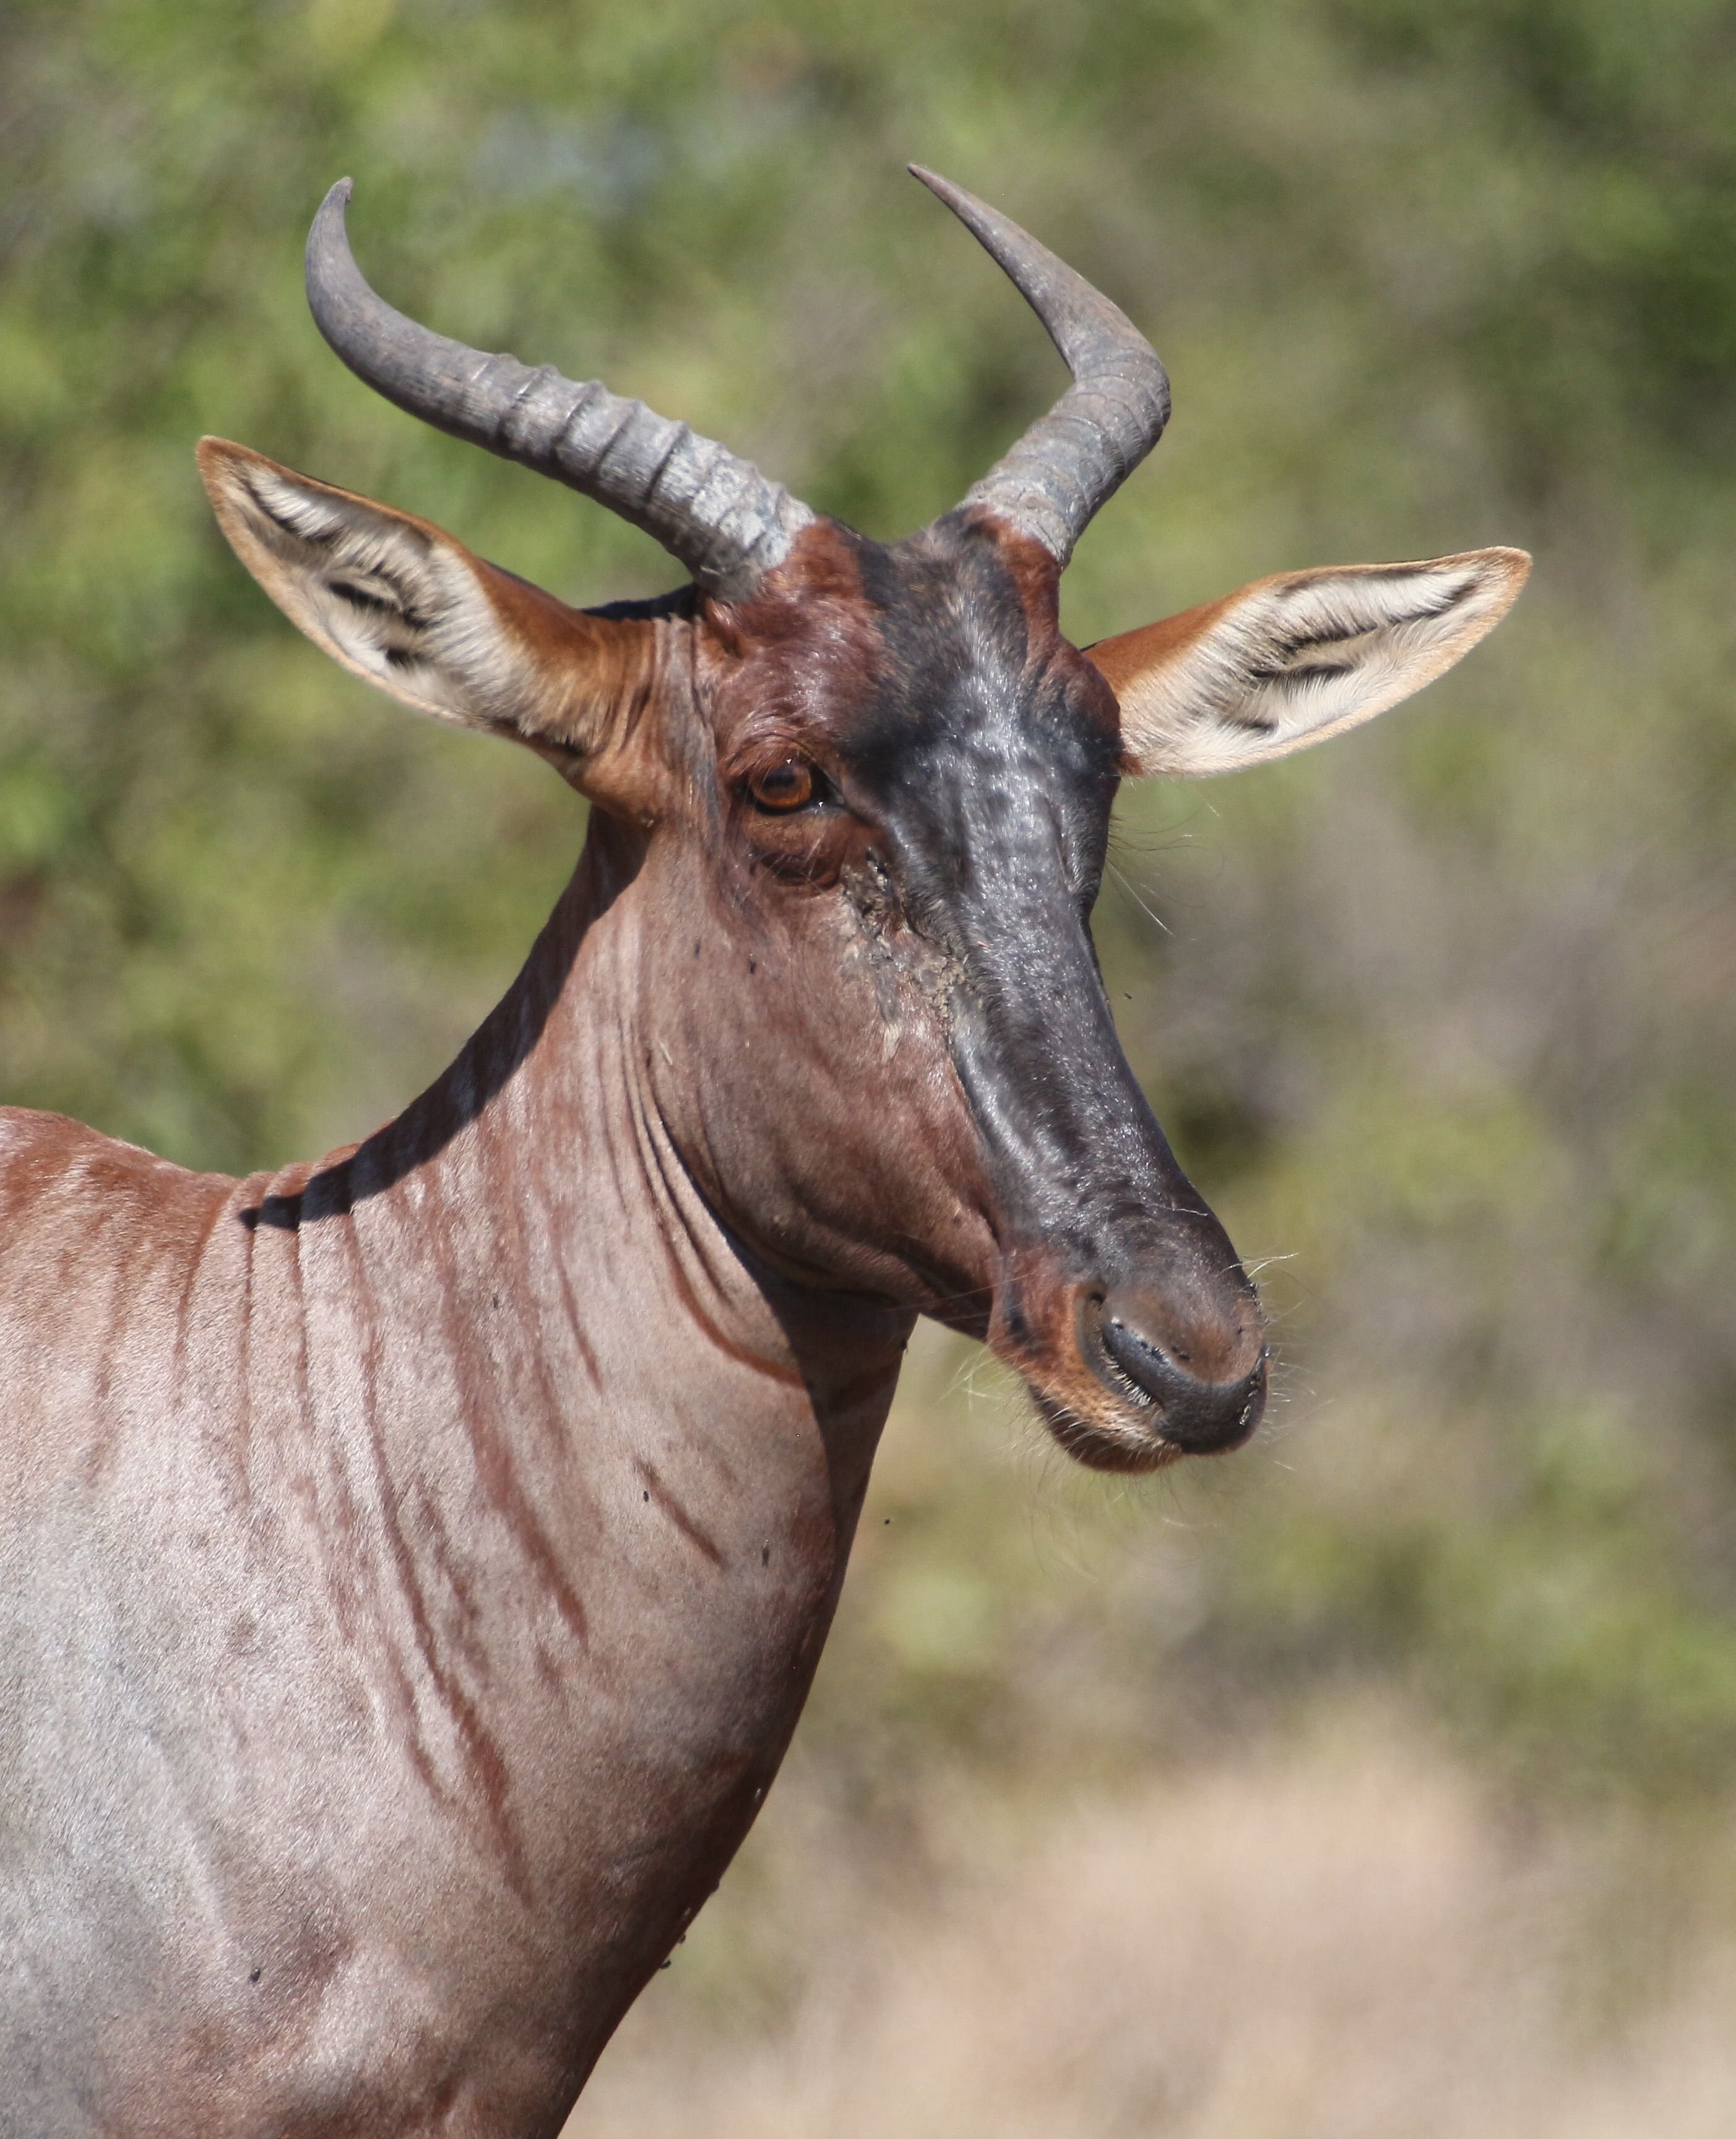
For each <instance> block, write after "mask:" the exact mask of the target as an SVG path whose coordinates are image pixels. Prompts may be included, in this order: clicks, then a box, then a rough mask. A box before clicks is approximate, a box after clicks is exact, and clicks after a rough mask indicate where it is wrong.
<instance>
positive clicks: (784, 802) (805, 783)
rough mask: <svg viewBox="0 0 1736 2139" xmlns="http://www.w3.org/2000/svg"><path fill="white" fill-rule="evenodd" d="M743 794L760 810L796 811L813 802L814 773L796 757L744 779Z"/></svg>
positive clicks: (787, 758) (810, 767) (811, 768)
mask: <svg viewBox="0 0 1736 2139" xmlns="http://www.w3.org/2000/svg"><path fill="white" fill-rule="evenodd" d="M747 791H748V793H749V794H750V795H752V797H753V798H754V800H755V801H756V802H757V803H758V804H759V805H760V808H761V809H762V810H800V809H801V808H802V807H803V806H804V805H805V804H807V803H809V802H811V801H812V800H814V769H813V767H812V766H807V765H804V764H803V763H802V761H801V760H800V758H799V757H786V758H785V761H784V762H783V763H782V764H781V765H773V766H767V767H766V769H765V771H763V772H756V773H752V774H751V775H750V776H749V777H748V782H747Z"/></svg>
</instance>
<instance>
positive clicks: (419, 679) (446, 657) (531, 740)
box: [198, 438, 663, 820]
mask: <svg viewBox="0 0 1736 2139" xmlns="http://www.w3.org/2000/svg"><path fill="white" fill-rule="evenodd" d="M198 458H199V472H200V473H201V475H202V476H203V477H204V481H205V488H206V491H207V492H208V495H209V497H210V499H211V504H212V509H213V511H214V512H215V513H216V515H217V519H218V526H220V527H221V528H222V529H223V533H224V534H225V535H226V536H227V537H228V539H229V543H230V546H231V547H232V549H233V550H234V551H235V554H236V555H237V556H238V557H239V558H240V559H241V561H242V564H244V565H246V566H247V570H249V571H250V572H251V573H252V575H253V576H254V578H255V579H256V580H258V582H259V584H260V585H261V586H262V587H263V588H264V590H265V591H266V592H267V594H268V595H270V596H271V600H273V601H274V602H276V604H277V606H278V608H279V609H281V610H282V611H283V613H284V614H285V615H286V617H288V619H290V621H291V624H296V625H297V626H298V627H299V628H300V629H301V630H302V631H303V632H305V633H306V635H307V636H308V638H310V639H311V640H312V641H313V643H314V644H315V646H317V647H319V648H320V649H322V650H323V651H324V652H325V653H329V654H330V656H331V658H333V660H335V661H336V662H337V663H339V664H340V667H342V668H347V669H348V670H349V671H350V674H351V675H353V676H359V677H360V678H362V679H363V681H364V683H376V684H378V685H379V688H380V689H381V690H383V691H384V692H387V693H389V695H390V696H391V697H394V698H396V699H397V700H398V701H399V703H400V704H401V705H405V706H408V707H412V708H413V710H414V711H415V712H419V713H427V714H429V715H431V716H432V717H433V718H434V719H435V720H438V721H446V722H450V723H451V724H452V726H454V727H467V728H479V729H482V730H485V731H487V732H490V733H492V734H496V735H504V736H507V737H511V739H512V740H513V741H515V742H521V743H524V744H525V745H526V746H527V747H529V748H530V749H531V750H534V751H536V753H537V754H538V756H541V757H545V758H546V759H547V760H548V761H549V762H550V764H551V765H553V766H555V769H556V771H559V772H560V774H561V775H562V776H563V777H564V778H565V779H566V780H568V781H570V782H571V784H572V785H573V786H575V787H576V788H578V789H579V790H580V791H581V793H583V794H585V795H589V796H590V797H591V798H592V800H594V801H596V802H599V803H600V804H601V805H603V806H604V808H606V809H613V810H616V811H617V812H618V813H619V814H621V815H626V816H629V817H633V818H635V819H638V820H648V819H649V818H650V817H652V816H653V815H656V814H657V807H658V800H659V797H660V794H661V790H662V787H663V773H662V767H661V765H660V764H659V763H658V762H657V761H655V759H654V757H653V750H652V747H651V742H652V738H651V737H650V735H649V733H648V731H649V729H650V728H651V727H652V726H653V723H652V722H648V720H647V719H646V718H645V717H644V716H645V715H646V713H647V712H648V709H649V707H650V706H651V703H652V701H653V694H654V688H655V682H656V673H657V667H658V646H657V627H656V625H655V624H653V623H652V622H651V621H649V620H647V619H639V618H609V617H599V616H590V615H587V614H585V613H584V611H583V610H580V609H570V608H568V606H567V605H566V604H565V602H562V601H557V600H555V597H554V595H547V594H545V593H543V592H542V590H540V588H538V587H533V586H531V585H530V584H529V583H528V582H527V581H526V580H520V579H516V578H514V576H513V575H512V574H511V573H510V572H505V571H502V570H501V569H500V567H499V566H498V565H491V564H488V563H486V562H485V561H484V560H482V558H480V557H476V556H472V554H471V553H470V551H468V550H467V549H466V548H465V547H464V546H463V545H462V543H460V542H455V541H453V540H452V536H449V535H447V534H443V532H442V531H441V530H440V529H439V528H438V527H436V526H433V525H432V524H431V523H430V522H429V521H426V520H418V519H416V518H414V517H413V516H412V515H411V514H409V513H407V512H397V511H393V510H392V508H391V507H389V506H384V505H375V504H374V503H372V502H370V501H369V500H368V499H367V498H364V497H355V496H353V495H352V494H351V493H350V492H349V491H345V490H338V489H335V488H334V487H333V486H332V485H331V484H330V483H324V482H315V480H314V479H313V477H311V476H305V475H297V474H296V472H295V470H294V469H293V468H286V467H280V466H279V465H278V463H276V461H270V460H267V458H265V456H264V455H263V454H262V453H252V452H250V451H249V450H248V448H247V447H245V446H236V445H231V444H230V443H228V442H227V440H226V439H223V438H204V439H202V440H201V441H200V443H199V449H198Z"/></svg>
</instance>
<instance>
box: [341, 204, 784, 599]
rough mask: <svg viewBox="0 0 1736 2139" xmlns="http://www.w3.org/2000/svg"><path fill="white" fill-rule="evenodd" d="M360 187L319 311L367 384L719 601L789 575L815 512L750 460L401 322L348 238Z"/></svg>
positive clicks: (593, 389) (611, 397)
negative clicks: (560, 489)
mask: <svg viewBox="0 0 1736 2139" xmlns="http://www.w3.org/2000/svg"><path fill="white" fill-rule="evenodd" d="M350 190H351V187H350V180H349V179H340V180H339V181H338V183H337V184H336V185H335V186H334V187H333V188H332V189H331V191H330V193H327V194H326V196H325V200H324V201H323V202H322V203H320V212H319V213H318V214H317V215H316V216H315V218H314V223H313V228H312V229H311V231H310V232H308V237H307V301H308V304H309V306H311V308H312V311H313V316H314V319H315V323H316V324H317V326H318V327H319V330H320V333H321V334H322V335H325V339H326V340H327V341H329V342H330V344H331V346H332V347H333V348H334V349H335V350H336V351H337V353H338V355H340V357H342V358H343V360H344V361H345V364H347V365H349V367H350V370H352V371H353V372H354V373H355V374H356V376H357V378H359V379H363V380H364V381H365V383H366V384H368V385H369V386H371V387H373V388H374V391H375V392H376V393H379V394H384V396H385V398H386V399H387V400H389V401H393V402H395V403H396V404H397V405H398V406H399V408H400V409H406V410H408V413H409V414H411V415H413V416H419V417H420V418H421V419H422V420H423V422H424V423H432V424H433V425H434V426H435V427H436V428H438V429H439V430H443V431H449V432H450V433H452V436H453V437H454V438H467V439H469V440H470V441H471V443H472V444H475V445H478V446H486V447H487V448H488V450H489V452H490V453H499V454H500V455H501V457H502V458H504V459H506V460H509V461H518V462H520V463H521V464H522V465H523V466H524V467H529V468H535V470H536V471H537V472H538V473H539V474H540V475H548V476H553V477H555V479H556V480H557V481H558V482H565V483H570V485H571V486H572V487H573V488H574V489H575V490H578V491H582V492H584V495H585V496H586V497H594V498H595V499H596V500H597V502H598V503H599V504H601V505H606V506H608V507H609V508H610V510H611V511H614V512H618V513H619V514H620V516H621V517H622V518H623V520H628V521H632V523H633V526H635V527H642V528H643V530H644V531H645V532H646V533H647V534H648V535H654V536H656V537H657V539H658V541H659V542H661V543H662V544H663V547H664V548H665V549H666V550H668V551H669V553H670V554H671V556H674V557H676V558H677V559H678V560H680V562H681V563H682V565H685V566H686V567H687V570H689V571H690V572H691V573H692V575H693V577H694V578H695V579H696V580H697V581H698V583H699V584H700V585H701V586H702V587H704V588H705V589H706V590H707V592H709V593H712V594H716V595H725V596H738V595H744V594H746V593H747V592H749V591H750V590H751V588H752V587H753V585H754V584H755V582H756V580H758V579H759V577H760V575H761V574H762V573H764V572H767V571H770V570H771V569H772V568H773V567H774V566H775V565H780V564H781V563H782V562H783V560H784V559H785V557H786V556H788V555H789V552H790V545H791V543H792V542H794V541H795V538H796V536H798V535H799V534H800V532H801V531H802V529H803V528H804V527H805V526H807V525H808V523H809V521H810V520H812V519H813V517H814V515H813V514H812V513H811V512H810V511H809V509H808V507H806V506H805V505H804V504H803V503H802V502H800V499H798V498H795V497H791V496H790V492H788V491H787V490H785V488H784V487H783V486H782V485H781V484H780V483H775V482H767V480H766V479H765V477H764V476H762V475H761V474H760V471H759V470H758V469H757V468H756V467H754V466H753V465H752V463H751V462H748V461H744V460H739V459H737V458H736V455H735V454H733V453H730V452H729V451H728V450H727V449H726V448H725V447H722V446H720V445H716V444H714V443H712V440H711V439H709V438H701V437H700V436H699V434H698V433H697V432H695V431H692V430H690V429H689V428H687V425H686V424H685V423H670V422H669V421H668V419H666V418H664V417H662V416H658V415H655V414H653V412H652V411H651V410H650V409H648V408H647V407H646V406H645V404H644V403H643V401H623V400H622V399H620V398H619V395H617V394H611V393H610V392H609V389H607V388H606V387H604V386H601V385H599V384H597V383H596V381H595V380H592V381H590V382H589V383H588V384H584V385H575V384H574V383H573V381H572V380H571V379H563V378H562V376H561V375H560V373H559V372H558V371H556V370H554V369H553V367H552V366H550V365H541V366H540V367H539V368H538V369H537V370H531V368H530V367H529V366H528V365H523V364H521V363H520V362H519V361H518V360H517V358H516V357H512V356H488V355H484V354H483V353H482V351H480V350H473V349H467V348H466V347H465V345H464V344H463V343H462V342H459V341H449V340H447V338H446V336H445V335H437V334H434V333H432V332H431V331H430V330H428V328H427V327H424V326H418V325H417V323H416V321H414V320H410V319H406V318H405V316H403V313H402V312H399V311H394V310H393V308H392V307H391V306H389V304H387V303H386V302H385V301H384V298H381V297H379V296H375V294H374V291H372V290H370V289H369V286H368V285H367V283H366V281H364V279H363V276H362V272H361V270H360V269H359V267H357V266H356V264H355V257H354V256H353V255H352V254H351V252H350V240H349V237H348V234H347V232H345V228H344V211H345V208H346V207H347V206H348V205H349V201H350Z"/></svg>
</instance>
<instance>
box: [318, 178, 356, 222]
mask: <svg viewBox="0 0 1736 2139" xmlns="http://www.w3.org/2000/svg"><path fill="white" fill-rule="evenodd" d="M354 192H355V179H339V180H338V182H337V184H335V186H332V187H330V188H328V190H327V192H326V195H325V199H324V200H322V201H321V202H320V206H319V210H318V213H316V214H315V217H314V228H315V229H316V230H317V229H318V228H320V225H321V224H322V223H330V222H332V221H333V220H334V219H335V221H336V222H338V223H342V222H343V220H344V211H345V208H348V207H349V205H350V195H351V194H352V193H354Z"/></svg>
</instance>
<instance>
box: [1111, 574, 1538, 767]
mask: <svg viewBox="0 0 1736 2139" xmlns="http://www.w3.org/2000/svg"><path fill="white" fill-rule="evenodd" d="M1529 570H1531V560H1530V558H1529V557H1528V556H1526V554H1525V552H1524V551H1523V550H1471V551H1467V552H1466V553H1465V555H1464V556H1458V557H1433V558H1430V559H1428V560H1425V562H1423V563H1421V564H1416V565H1327V566H1325V567H1323V569H1321V570H1317V571H1308V572H1281V573H1279V574H1278V575H1275V576H1274V578H1271V579H1269V580H1255V581H1254V584H1253V585H1252V586H1248V587H1244V588H1243V589H1242V590H1241V591H1240V593H1239V594H1233V595H1225V598H1224V599H1223V600H1221V601H1215V602H1208V603H1206V604H1205V605H1204V606H1203V607H1201V608H1199V609H1188V610H1186V612H1185V613H1184V614H1181V615H1180V616H1172V617H1168V618H1166V619H1165V620H1164V621H1163V622H1162V623H1161V624H1147V625H1145V626H1144V627H1143V629H1141V630H1138V631H1127V632H1123V633H1122V634H1121V635H1120V636H1119V637H1118V638H1116V639H1103V640H1101V641H1099V643H1098V644H1097V645H1095V646H1093V647H1090V648H1088V649H1086V658H1088V660H1090V661H1091V662H1093V663H1095V665H1096V666H1097V668H1098V669H1099V670H1100V671H1101V672H1102V673H1103V676H1104V677H1105V678H1107V679H1108V683H1109V684H1110V687H1111V688H1113V691H1114V693H1115V695H1116V697H1117V699H1118V700H1119V701H1120V704H1121V725H1122V747H1123V751H1124V755H1125V758H1126V761H1127V770H1128V771H1130V772H1135V773H1157V772H1161V773H1169V774H1171V775H1175V776H1182V777H1198V776H1201V775H1203V774H1206V773H1212V772H1234V771H1238V770H1239V769H1240V767H1242V766H1249V765H1261V764H1264V762H1265V761H1267V760H1268V759H1269V758H1274V757H1285V756H1289V753H1290V751H1293V750H1303V749H1305V748H1306V747H1307V746H1308V744H1310V743H1316V742H1325V741H1326V739H1327V737H1328V736H1335V735H1338V734H1341V733H1342V732H1343V731H1344V730H1345V729H1346V728H1353V727H1357V726H1359V725H1360V724H1361V723H1362V722H1363V721H1367V720H1372V719H1373V717H1374V716H1375V715H1376V714H1377V713H1383V712H1386V708H1387V707H1389V706H1396V704H1397V703H1398V702H1399V701H1400V700H1401V698H1408V697H1410V696H1411V693H1412V692H1413V691H1420V690H1421V688H1422V687H1423V685H1424V684H1425V683H1432V682H1433V681H1434V679H1435V678H1436V677H1437V676H1439V675H1440V674H1441V673H1443V672H1444V671H1445V670H1446V669H1448V668H1451V667H1452V665H1453V663H1455V661H1456V660H1458V659H1459V658H1460V655H1461V654H1465V653H1469V651H1470V649H1472V647H1474V645H1475V644H1476V643H1477V641H1478V640H1479V639H1481V638H1482V637H1483V636H1484V634H1485V633H1486V632H1489V631H1492V630H1493V629H1494V627H1495V625H1496V624H1499V622H1500V620H1501V619H1502V618H1503V617H1504V616H1505V615H1506V614H1507V612H1508V610H1509V609H1511V608H1512V606H1513V602H1514V601H1515V600H1516V599H1517V598H1518V591H1519V589H1520V588H1521V587H1522V586H1523V585H1524V584H1525V575H1526V574H1527V573H1528V571H1529Z"/></svg>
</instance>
